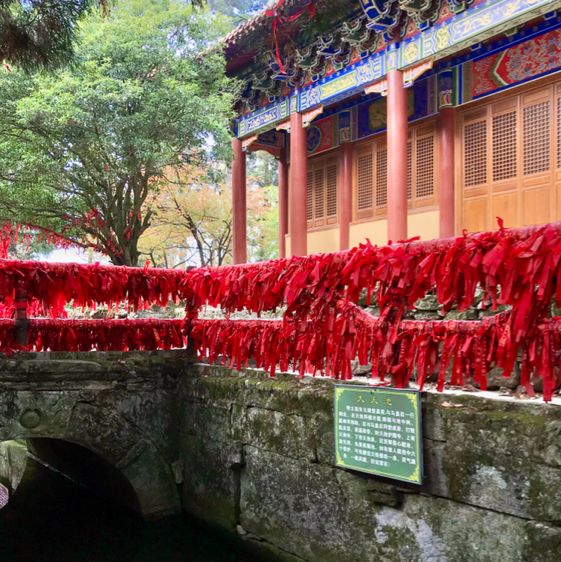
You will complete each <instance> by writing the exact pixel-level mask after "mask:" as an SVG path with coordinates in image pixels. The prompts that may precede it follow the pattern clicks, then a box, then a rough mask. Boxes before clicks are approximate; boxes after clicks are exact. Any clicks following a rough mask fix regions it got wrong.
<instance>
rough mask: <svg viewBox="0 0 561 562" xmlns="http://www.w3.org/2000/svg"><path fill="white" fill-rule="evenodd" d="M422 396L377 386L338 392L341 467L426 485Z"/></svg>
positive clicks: (337, 440) (344, 388)
mask: <svg viewBox="0 0 561 562" xmlns="http://www.w3.org/2000/svg"><path fill="white" fill-rule="evenodd" d="M422 442H423V434H422V431H421V404H420V393H419V392H418V391H415V390H408V389H397V388H387V387H384V388H380V387H372V386H355V385H336V386H335V458H336V464H337V466H342V467H344V468H350V469H353V470H359V471H361V472H368V473H370V474H377V475H379V476H385V477H387V478H394V479H396V480H403V481H405V482H412V483H414V484H421V483H422V479H423V449H422Z"/></svg>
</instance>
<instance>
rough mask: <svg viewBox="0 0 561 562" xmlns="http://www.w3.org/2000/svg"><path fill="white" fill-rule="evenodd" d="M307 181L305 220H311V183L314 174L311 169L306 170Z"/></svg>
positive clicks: (312, 182)
mask: <svg viewBox="0 0 561 562" xmlns="http://www.w3.org/2000/svg"><path fill="white" fill-rule="evenodd" d="M307 179H308V181H307V183H306V220H308V221H311V220H312V218H313V216H314V214H313V213H314V210H313V191H314V190H313V184H314V174H313V172H312V170H308V178H307Z"/></svg>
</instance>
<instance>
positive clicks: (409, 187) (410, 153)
mask: <svg viewBox="0 0 561 562" xmlns="http://www.w3.org/2000/svg"><path fill="white" fill-rule="evenodd" d="M412 197H413V142H412V141H409V142H408V143H407V199H409V200H411V198H412Z"/></svg>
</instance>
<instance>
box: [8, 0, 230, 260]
mask: <svg viewBox="0 0 561 562" xmlns="http://www.w3.org/2000/svg"><path fill="white" fill-rule="evenodd" d="M0 1H1V0H0ZM224 29H225V27H224V22H223V20H221V19H220V18H218V17H215V16H211V15H210V14H209V13H208V12H206V11H201V10H194V9H193V8H192V7H191V6H188V5H187V4H186V3H185V2H182V1H181V0H168V1H164V0H159V1H156V0H154V1H148V0H123V1H121V2H119V3H118V4H117V5H116V7H115V8H114V9H112V11H111V14H110V15H109V16H108V17H105V18H103V17H101V16H100V15H99V14H96V15H92V16H90V17H88V18H87V19H86V20H85V21H84V23H83V25H82V28H81V30H80V33H79V46H78V49H77V52H76V57H75V64H74V65H73V67H72V68H71V69H65V70H60V71H58V72H57V73H54V74H53V73H51V74H47V73H40V74H38V75H35V76H33V77H31V78H30V77H29V76H26V75H24V74H22V73H19V72H14V73H12V74H9V75H7V76H6V77H5V78H3V79H2V80H0V131H2V132H1V134H0V205H1V207H2V208H0V219H13V220H18V221H19V222H27V223H37V224H40V225H41V226H47V227H50V228H54V229H56V230H58V231H59V232H63V233H64V234H65V235H67V236H70V237H74V238H75V239H76V240H79V241H81V242H82V243H83V244H84V245H88V244H89V245H92V246H93V247H95V248H96V249H97V250H100V251H103V252H104V253H106V254H107V255H108V256H109V257H110V258H111V260H112V261H113V263H115V264H126V265H136V264H137V262H138V259H139V249H138V240H139V238H140V236H141V235H142V234H143V232H145V231H146V229H147V228H148V227H149V226H150V224H151V221H152V218H153V213H154V211H153V209H150V208H149V207H147V202H148V200H149V195H150V194H151V192H154V191H157V190H158V189H159V187H160V185H161V184H162V182H164V180H165V176H164V171H165V170H166V169H169V168H170V167H172V168H173V167H177V166H179V165H181V164H182V163H185V162H188V163H189V162H196V163H198V162H202V161H203V160H205V159H213V158H217V157H221V156H223V154H221V150H222V147H225V146H227V144H228V143H227V137H228V130H227V126H228V118H229V117H230V116H231V104H232V96H233V93H234V90H235V84H234V83H233V82H232V81H231V80H229V79H227V78H226V77H225V75H224V60H223V55H222V53H221V52H220V50H219V49H216V48H213V45H216V43H217V41H218V39H219V37H220V36H221V35H222V34H223V32H224Z"/></svg>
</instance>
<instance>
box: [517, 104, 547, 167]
mask: <svg viewBox="0 0 561 562" xmlns="http://www.w3.org/2000/svg"><path fill="white" fill-rule="evenodd" d="M550 113H551V111H550V102H549V100H547V101H543V102H541V103H536V104H533V105H529V106H527V107H525V108H524V113H523V115H524V175H526V176H527V175H530V174H537V173H539V172H545V171H547V170H549V166H550V161H549V144H550V129H549V127H550V125H549V120H550Z"/></svg>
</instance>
